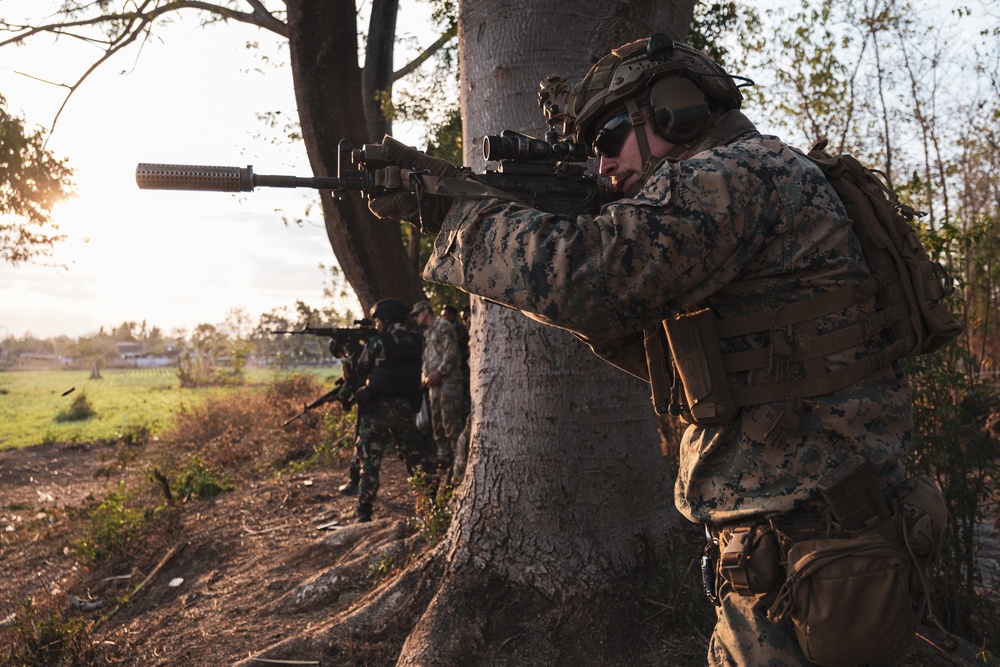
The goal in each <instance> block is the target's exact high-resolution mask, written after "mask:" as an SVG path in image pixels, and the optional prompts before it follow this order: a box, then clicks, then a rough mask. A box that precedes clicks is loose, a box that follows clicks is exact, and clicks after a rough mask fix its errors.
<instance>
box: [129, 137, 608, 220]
mask: <svg viewBox="0 0 1000 667" xmlns="http://www.w3.org/2000/svg"><path fill="white" fill-rule="evenodd" d="M483 157H484V158H485V159H486V160H487V161H488V162H496V163H497V166H496V169H493V170H490V169H487V170H486V171H485V172H484V173H482V174H475V175H474V177H475V179H476V180H477V181H479V182H480V183H482V184H483V185H485V186H488V187H491V188H495V189H497V190H502V191H504V192H506V193H508V194H510V195H512V196H514V197H515V198H517V199H518V200H520V201H522V202H524V203H525V204H528V205H529V206H532V207H534V208H537V209H540V210H543V211H547V212H549V213H556V214H562V215H571V216H572V215H578V214H583V213H597V212H598V211H599V210H600V208H601V206H602V205H604V204H605V203H607V202H608V201H611V200H612V199H613V198H614V197H615V196H617V195H616V194H615V193H613V192H612V191H611V190H609V189H607V188H604V187H601V186H600V185H599V181H598V178H597V176H595V175H593V174H588V173H587V168H586V165H585V164H583V163H584V162H586V161H587V160H589V159H590V151H589V148H588V147H587V146H585V145H584V144H578V143H574V142H572V141H566V140H562V139H560V138H559V135H558V134H557V133H556V132H554V131H550V132H548V133H546V135H545V139H536V138H534V137H529V136H527V135H524V134H520V133H518V132H512V131H510V130H505V131H503V132H501V133H500V134H499V135H489V136H487V137H485V138H484V139H483ZM389 165H390V163H389V162H388V161H387V160H386V157H385V150H384V149H383V147H382V144H365V145H364V146H362V147H361V148H360V149H356V148H354V146H353V145H352V144H351V142H350V141H348V140H347V139H342V140H341V141H340V144H339V145H338V147H337V176H335V177H329V176H328V177H300V176H275V175H267V174H255V173H254V172H253V167H252V166H250V165H248V166H247V167H218V166H198V165H183V164H153V163H145V162H143V163H139V164H138V165H137V166H136V169H135V182H136V184H137V185H138V186H139V188H141V189H144V190H210V191H217V192H251V191H253V190H254V188H258V187H275V188H316V189H318V190H331V191H333V192H334V193H335V194H336V195H337V196H338V197H339V196H342V195H343V194H344V193H346V192H352V191H355V192H360V193H361V194H362V195H363V196H364V197H365V198H366V199H372V198H374V197H378V196H379V195H381V194H384V193H385V192H386V189H385V187H383V186H381V185H376V183H375V171H376V170H377V169H382V168H384V167H386V166H389Z"/></svg>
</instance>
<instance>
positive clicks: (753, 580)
mask: <svg viewBox="0 0 1000 667" xmlns="http://www.w3.org/2000/svg"><path fill="white" fill-rule="evenodd" d="M719 574H720V575H721V576H722V578H723V579H725V580H726V581H728V582H729V584H730V585H731V586H732V587H733V590H735V591H736V592H737V593H739V594H740V595H744V596H751V595H757V594H759V593H766V592H767V591H773V590H775V589H776V588H778V582H779V581H780V576H781V561H780V559H779V558H778V541H777V539H775V536H774V531H773V530H771V527H770V526H768V525H766V524H762V525H757V526H741V527H739V528H733V529H726V530H723V531H722V534H721V535H720V536H719Z"/></svg>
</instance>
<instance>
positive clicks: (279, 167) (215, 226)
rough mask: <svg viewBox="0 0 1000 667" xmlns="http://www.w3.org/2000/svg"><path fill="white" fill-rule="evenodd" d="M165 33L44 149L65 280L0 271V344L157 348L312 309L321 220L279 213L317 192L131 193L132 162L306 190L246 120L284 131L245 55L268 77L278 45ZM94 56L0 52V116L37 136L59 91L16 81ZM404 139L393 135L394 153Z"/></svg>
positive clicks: (279, 93)
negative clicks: (180, 334) (277, 180)
mask: <svg viewBox="0 0 1000 667" xmlns="http://www.w3.org/2000/svg"><path fill="white" fill-rule="evenodd" d="M56 5H58V2H56V1H54V0H0V11H3V14H4V16H5V17H7V18H10V17H13V16H15V15H20V12H22V11H26V12H30V13H32V14H34V15H37V13H38V12H39V11H42V10H43V9H45V8H46V7H48V8H51V7H54V6H56ZM26 8H30V9H26ZM400 24H401V25H406V24H405V23H403V21H400ZM162 34H163V43H155V42H154V43H150V44H147V45H146V47H145V48H144V50H143V52H142V54H141V55H140V56H139V58H138V61H137V62H136V60H135V55H134V52H132V53H130V54H129V55H126V56H122V55H119V56H118V57H117V58H116V59H114V60H112V61H111V62H109V63H106V64H104V65H102V67H101V69H99V70H98V71H96V72H95V73H94V74H92V75H91V77H90V78H89V79H88V80H87V81H86V82H85V83H84V85H83V86H82V87H81V88H80V90H78V91H77V92H76V93H75V94H74V95H73V97H72V98H70V101H69V104H68V105H67V107H66V109H65V110H64V111H63V114H62V116H61V117H60V118H59V121H58V123H57V125H56V127H55V131H54V133H53V134H52V136H51V138H50V140H49V145H48V147H49V149H50V150H51V151H53V152H54V153H55V154H56V155H58V156H62V157H68V158H69V160H70V164H71V165H72V166H73V167H74V168H75V170H76V174H75V181H76V183H77V192H78V196H77V198H76V199H74V200H71V201H70V202H68V203H66V204H63V205H61V206H60V208H59V209H57V212H56V215H55V220H56V222H57V224H58V225H59V227H60V231H61V232H62V233H65V234H67V235H68V237H69V238H68V239H67V240H66V241H65V242H64V243H62V244H60V245H59V246H58V248H57V250H56V253H55V256H54V257H53V258H52V261H51V262H48V263H50V264H64V265H65V268H61V267H59V266H43V265H37V264H35V265H30V264H22V265H19V266H17V267H12V266H10V265H8V264H5V263H0V338H3V337H4V336H6V335H13V336H23V335H24V334H25V333H28V332H30V333H31V334H32V335H35V336H38V337H50V336H55V335H60V334H66V335H69V336H73V337H77V336H81V335H86V334H89V333H93V332H95V331H97V330H98V328H99V327H101V326H102V325H103V326H105V327H113V326H116V325H117V324H120V323H121V322H123V321H136V322H141V321H143V320H145V321H146V322H147V323H148V324H149V325H150V326H158V327H160V328H161V329H162V330H163V331H164V332H165V333H169V332H170V331H171V330H172V329H173V328H175V327H183V328H185V329H187V330H188V331H190V330H191V329H192V328H193V327H194V326H195V325H197V324H199V323H211V324H218V323H220V322H222V321H223V320H224V319H225V316H226V313H228V312H229V311H230V310H231V309H233V308H236V307H241V308H244V309H245V310H246V311H247V312H249V313H250V316H251V317H252V318H253V319H254V320H256V318H257V316H258V315H259V314H261V313H263V312H268V311H270V310H272V309H274V308H282V307H286V306H289V307H290V306H292V305H293V304H294V303H295V301H296V300H302V301H304V302H306V303H308V304H310V305H313V306H316V307H318V306H320V305H322V304H323V303H324V299H323V295H322V289H323V285H324V283H326V282H327V275H326V273H325V272H323V271H321V270H320V269H319V264H320V263H321V262H322V263H324V264H326V265H331V264H333V263H334V258H333V253H332V251H331V249H330V245H329V243H328V241H327V238H326V233H325V231H324V229H323V226H322V218H321V216H320V214H319V212H318V207H317V210H316V211H314V212H313V213H312V215H311V219H309V220H308V221H307V222H306V223H305V224H304V225H303V226H297V225H294V224H290V225H288V226H285V225H284V224H283V222H282V212H283V211H284V212H287V213H288V214H289V216H290V217H292V218H295V217H303V215H304V210H305V207H306V205H308V204H309V202H310V201H312V200H313V199H314V198H315V192H314V191H311V190H307V189H285V188H262V189H258V190H256V191H254V192H252V193H242V194H241V195H233V194H228V193H203V192H180V191H172V192H171V191H154V190H139V189H138V187H137V186H136V185H135V167H136V164H137V163H139V162H165V163H182V164H215V165H227V166H246V165H248V164H249V165H253V167H254V171H255V172H256V173H259V174H294V175H299V176H309V175H311V173H310V171H309V169H308V160H307V158H306V155H305V148H304V146H302V145H301V144H297V145H291V146H289V145H285V144H283V143H282V145H280V146H276V145H273V144H272V139H280V135H281V132H280V130H268V129H267V128H265V127H264V125H263V123H262V122H261V121H259V120H258V119H257V116H256V114H258V113H263V112H269V111H281V112H283V113H284V114H286V117H289V118H292V119H294V117H295V103H294V93H293V90H292V80H291V72H290V70H289V68H288V67H275V66H272V65H261V62H260V60H259V59H258V58H256V57H255V56H254V55H253V54H252V53H250V52H248V51H247V49H246V48H245V46H244V45H245V44H246V42H248V41H252V42H258V43H259V44H260V47H261V52H262V53H264V54H266V55H267V56H268V57H270V58H271V59H272V62H279V63H283V62H285V60H286V58H285V54H286V53H287V48H285V47H283V46H282V40H281V39H280V38H278V37H277V36H276V35H272V34H271V33H269V32H266V31H262V30H258V29H256V28H253V27H250V26H239V25H236V24H234V25H230V26H212V27H209V28H205V29H202V28H199V27H198V25H197V23H196V22H194V21H190V22H184V23H177V24H175V25H173V26H171V27H170V29H169V30H168V31H166V32H164V33H162ZM97 55H98V50H97V48H96V47H88V46H86V45H82V44H80V43H78V42H74V41H72V40H69V39H67V38H63V39H60V40H59V41H58V42H55V43H53V41H52V40H51V39H49V38H47V37H43V38H41V39H36V40H35V41H33V42H31V43H29V45H28V46H25V47H21V48H16V47H11V46H7V47H4V48H2V49H0V93H2V94H3V95H4V96H5V97H6V98H7V103H8V110H9V111H11V112H13V113H17V112H19V111H20V112H23V115H24V116H25V118H26V120H27V123H28V125H29V126H35V125H41V126H45V127H48V126H49V125H50V124H51V122H52V120H53V117H54V116H55V113H56V111H57V109H58V108H59V105H60V104H61V103H62V100H63V98H64V96H65V89H63V88H58V87H56V86H52V85H48V84H44V83H41V82H39V81H37V80H32V79H30V78H27V77H24V76H20V75H18V74H16V72H25V73H29V74H31V75H33V76H35V77H39V78H42V79H46V80H49V81H55V82H59V83H66V84H69V83H72V82H74V81H75V80H76V78H77V77H78V76H79V74H80V73H81V72H82V71H84V69H85V67H87V66H89V64H90V63H91V62H93V60H94V59H95V58H96V57H97ZM259 68H263V71H259ZM405 132H406V130H405V128H397V134H398V135H399V136H401V137H402V138H404V139H405V138H406V135H405ZM411 141H413V142H415V141H416V139H412V140H411ZM353 307H354V308H355V309H356V308H357V306H356V305H355V306H353ZM355 312H357V310H355Z"/></svg>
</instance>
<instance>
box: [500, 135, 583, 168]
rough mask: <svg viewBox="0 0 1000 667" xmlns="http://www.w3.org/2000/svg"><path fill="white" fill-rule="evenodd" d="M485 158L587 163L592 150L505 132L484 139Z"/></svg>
mask: <svg viewBox="0 0 1000 667" xmlns="http://www.w3.org/2000/svg"><path fill="white" fill-rule="evenodd" d="M483 158H485V159H486V161H487V162H492V161H499V160H512V161H514V162H532V161H543V160H558V161H560V162H563V161H570V162H585V161H586V160H588V159H590V148H589V147H588V146H586V145H585V144H578V143H574V142H572V141H560V140H555V141H549V140H547V139H536V138H535V137H529V136H528V135H526V134H520V133H518V132H512V131H510V130H504V131H503V132H501V133H500V134H498V135H497V134H490V135H487V136H485V137H483Z"/></svg>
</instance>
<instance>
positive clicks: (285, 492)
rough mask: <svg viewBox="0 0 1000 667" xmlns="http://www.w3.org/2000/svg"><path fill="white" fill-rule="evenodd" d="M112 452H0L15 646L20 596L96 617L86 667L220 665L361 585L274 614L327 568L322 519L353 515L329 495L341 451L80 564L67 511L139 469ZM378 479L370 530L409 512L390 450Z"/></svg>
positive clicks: (4, 589)
mask: <svg viewBox="0 0 1000 667" xmlns="http://www.w3.org/2000/svg"><path fill="white" fill-rule="evenodd" d="M120 457H121V452H119V451H116V450H115V449H114V448H112V447H103V446H96V447H73V446H59V445H39V446H36V447H29V448H26V449H21V450H16V451H4V452H0V642H4V641H7V642H9V641H12V637H13V636H14V634H15V633H16V632H17V631H18V630H17V628H18V625H19V622H20V619H21V618H22V617H23V616H24V614H23V613H19V610H20V609H22V601H23V600H25V599H26V598H28V597H29V596H31V597H33V598H34V599H35V601H36V608H44V609H51V610H54V611H55V612H57V613H58V614H62V615H63V617H65V618H69V617H74V616H78V615H79V614H81V613H82V614H83V617H84V618H85V619H87V620H88V621H92V622H93V625H92V628H93V629H92V632H91V633H90V634H89V638H90V640H91V641H92V645H91V646H90V647H89V648H88V651H89V653H88V657H87V662H86V663H84V664H112V665H143V666H154V665H190V666H192V667H199V666H203V665H206V666H207V665H227V664H231V663H233V662H235V661H237V660H240V659H244V658H247V657H248V656H250V655H252V654H254V653H255V652H256V651H258V650H260V649H263V648H264V647H266V646H268V645H270V644H272V643H274V642H275V641H278V640H280V639H282V638H284V637H287V636H290V635H292V634H295V633H297V632H301V631H302V630H303V628H305V627H306V626H308V625H309V624H311V623H314V622H316V621H318V620H319V619H320V618H322V617H326V616H328V615H329V614H330V613H331V612H332V611H333V610H334V609H335V608H336V607H338V606H340V605H343V604H346V603H347V602H349V600H350V599H352V598H353V597H354V596H356V595H357V594H360V593H361V592H363V591H364V590H366V589H367V588H369V587H370V586H371V581H370V580H368V581H366V580H359V581H357V582H355V584H354V587H353V589H352V592H351V593H348V594H341V596H340V599H339V600H338V604H335V605H332V607H333V608H331V606H330V605H327V606H326V607H325V608H324V609H322V610H321V611H317V612H302V613H293V614H288V613H276V612H275V611H274V610H273V608H272V607H273V603H275V601H277V600H278V599H279V598H281V597H282V596H283V595H285V594H286V593H288V592H289V591H291V590H292V589H294V588H295V587H296V586H298V585H299V584H301V583H302V582H303V581H305V580H308V579H309V578H310V577H312V576H314V575H316V574H319V573H321V572H323V571H324V570H326V569H327V568H329V567H330V566H331V564H332V563H331V554H330V552H329V550H324V549H321V548H317V543H318V541H320V540H322V538H323V537H325V536H328V535H329V534H330V533H329V531H330V530H336V528H335V527H331V528H326V529H320V527H321V526H324V525H326V524H330V523H332V522H335V521H340V522H341V523H343V524H349V523H352V522H353V513H354V501H353V499H351V498H347V497H344V496H341V495H340V494H339V493H337V487H338V486H339V485H340V484H341V483H343V481H345V477H346V469H347V463H348V462H347V460H346V459H345V460H343V461H342V462H340V463H342V465H340V464H338V465H336V466H330V467H329V468H327V469H321V470H314V471H311V472H309V473H307V474H297V475H287V476H281V477H278V478H273V479H267V480H264V481H260V482H258V483H255V484H254V485H241V486H239V487H238V488H236V489H235V490H234V491H231V492H226V493H222V494H221V495H219V496H217V497H215V498H212V499H200V500H197V501H194V502H191V503H189V504H187V505H185V506H184V507H182V508H181V509H180V511H177V512H173V513H171V518H170V519H169V520H167V521H164V522H163V523H162V525H161V526H160V527H159V528H158V534H157V539H153V540H143V544H142V547H141V548H142V549H144V550H145V551H144V552H142V553H128V554H126V556H124V557H121V558H118V559H116V560H114V561H113V562H103V563H101V564H100V565H98V566H95V567H88V566H86V565H84V564H83V563H82V562H81V561H80V560H79V558H78V555H77V552H76V550H75V549H74V548H73V547H72V546H71V545H72V543H73V540H74V539H75V536H76V534H75V533H74V532H73V530H74V521H73V520H72V518H73V516H74V508H79V507H80V505H81V503H84V502H85V501H86V498H87V496H88V495H89V494H95V495H96V496H98V497H100V496H103V494H104V493H105V492H106V490H107V489H109V488H113V487H114V486H116V485H117V483H118V481H120V480H121V479H122V478H123V477H124V475H127V474H139V473H137V472H136V470H131V471H129V470H126V471H122V470H121V466H119V465H116V464H115V463H116V460H117V459H119V458H120ZM382 479H383V486H382V489H381V491H380V493H379V498H378V501H377V503H376V506H375V522H374V523H373V524H371V525H372V526H373V527H374V526H376V525H378V524H380V523H382V522H384V521H386V520H389V519H406V518H407V517H411V516H413V515H414V509H413V505H414V501H413V495H412V491H411V490H410V488H409V486H408V484H407V482H406V480H405V468H404V466H403V464H402V463H401V462H400V461H399V460H397V459H395V458H389V457H387V458H386V460H385V462H384V468H383V474H382ZM136 587H138V590H136ZM128 591H134V592H133V593H132V594H131V597H130V599H129V600H128V602H125V603H122V604H119V600H120V599H121V598H122V596H123V594H124V593H126V592H128ZM4 648H5V647H3V646H2V645H0V656H2V655H4V654H6V653H7V651H5V650H3V649H4ZM311 658H312V659H313V660H315V659H316V658H315V657H311ZM261 664H264V663H261ZM302 664H310V663H308V662H306V663H302ZM311 664H318V663H311Z"/></svg>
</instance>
